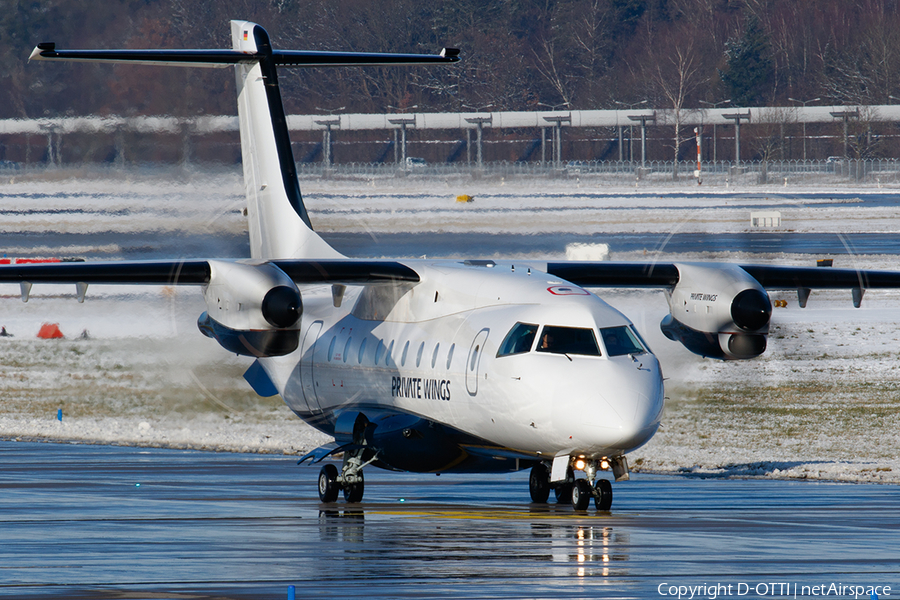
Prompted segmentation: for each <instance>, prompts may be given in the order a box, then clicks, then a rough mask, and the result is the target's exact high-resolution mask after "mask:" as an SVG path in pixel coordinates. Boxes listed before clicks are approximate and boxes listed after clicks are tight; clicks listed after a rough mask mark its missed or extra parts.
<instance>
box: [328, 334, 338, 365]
mask: <svg viewBox="0 0 900 600" xmlns="http://www.w3.org/2000/svg"><path fill="white" fill-rule="evenodd" d="M336 342H337V336H334V337H333V338H331V343H330V344H328V362H331V359H332V357H334V344H335V343H336Z"/></svg>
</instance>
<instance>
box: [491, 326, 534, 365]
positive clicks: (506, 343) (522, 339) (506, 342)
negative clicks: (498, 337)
mask: <svg viewBox="0 0 900 600" xmlns="http://www.w3.org/2000/svg"><path fill="white" fill-rule="evenodd" d="M537 330H538V326H537V325H532V324H531V323H516V324H515V325H513V328H512V329H510V330H509V333H507V334H506V337H505V338H504V339H503V343H501V344H500V349H499V350H498V351H497V356H498V357H499V356H510V355H512V354H522V353H524V352H530V351H531V346H532V345H534V338H535V336H536V335H537Z"/></svg>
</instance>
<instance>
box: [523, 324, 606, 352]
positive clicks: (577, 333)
mask: <svg viewBox="0 0 900 600" xmlns="http://www.w3.org/2000/svg"><path fill="white" fill-rule="evenodd" d="M536 350H537V351H538V352H549V353H551V354H583V355H586V356H600V348H599V347H598V346H597V338H596V337H595V336H594V330H593V329H583V328H581V327H558V326H555V325H545V326H544V329H543V330H542V331H541V338H540V340H539V341H538V345H537V348H536Z"/></svg>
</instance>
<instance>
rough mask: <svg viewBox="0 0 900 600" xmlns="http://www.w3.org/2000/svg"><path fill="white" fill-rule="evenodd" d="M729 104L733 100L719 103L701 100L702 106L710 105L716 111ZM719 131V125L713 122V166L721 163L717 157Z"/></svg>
mask: <svg viewBox="0 0 900 600" xmlns="http://www.w3.org/2000/svg"><path fill="white" fill-rule="evenodd" d="M729 102H731V98H729V99H728V100H719V101H718V102H707V101H706V100H701V101H700V104H708V105H709V106H712V107H713V109H716V108H718V107H719V105H720V104H728V103H729ZM718 129H719V125H718V124H717V123H715V122H713V165H715V166H718V163H719V161H718V158H717V157H716V132H717V131H718Z"/></svg>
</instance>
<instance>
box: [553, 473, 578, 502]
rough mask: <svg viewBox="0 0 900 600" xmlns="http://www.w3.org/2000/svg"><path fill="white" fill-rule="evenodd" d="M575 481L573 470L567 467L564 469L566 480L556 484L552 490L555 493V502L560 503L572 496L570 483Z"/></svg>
mask: <svg viewBox="0 0 900 600" xmlns="http://www.w3.org/2000/svg"><path fill="white" fill-rule="evenodd" d="M574 481H575V472H574V471H572V468H571V467H569V468H568V469H566V481H565V482H564V483H560V484H558V485H557V486H556V487H555V488H553V491H554V492H555V493H556V502H557V503H558V504H562V503H563V502H568V501H569V500H570V499H571V498H572V483H573V482H574Z"/></svg>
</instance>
